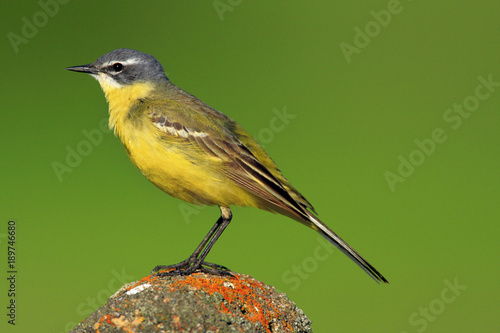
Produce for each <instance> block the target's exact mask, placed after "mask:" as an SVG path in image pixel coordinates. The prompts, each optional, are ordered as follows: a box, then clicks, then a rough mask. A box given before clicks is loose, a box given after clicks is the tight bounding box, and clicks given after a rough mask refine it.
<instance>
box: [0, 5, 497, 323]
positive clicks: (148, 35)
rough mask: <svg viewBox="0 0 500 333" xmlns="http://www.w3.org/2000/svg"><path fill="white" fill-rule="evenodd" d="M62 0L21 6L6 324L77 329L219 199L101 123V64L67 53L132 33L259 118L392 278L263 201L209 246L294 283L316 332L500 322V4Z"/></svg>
mask: <svg viewBox="0 0 500 333" xmlns="http://www.w3.org/2000/svg"><path fill="white" fill-rule="evenodd" d="M45 1H46V0H42V1H41V2H37V1H22V2H20V1H4V2H3V3H2V8H1V20H2V25H1V27H2V28H1V29H2V36H3V38H2V44H1V59H0V63H1V64H2V65H1V68H2V80H0V86H1V87H0V88H1V95H0V96H1V99H2V111H1V114H2V120H1V121H0V129H1V135H2V146H3V154H2V173H1V175H2V178H1V180H2V181H1V184H2V191H1V196H2V200H0V205H1V210H0V212H1V219H0V220H1V221H2V223H1V227H0V241H1V246H2V250H1V251H0V253H3V258H1V259H0V262H2V268H1V270H2V272H6V271H7V266H6V261H7V258H6V247H7V238H6V237H7V222H8V221H9V220H15V221H16V223H17V237H18V238H17V244H16V248H17V262H18V266H17V269H18V274H17V291H18V294H17V297H16V302H17V321H16V326H15V327H12V325H9V324H7V319H8V318H7V317H6V315H5V314H4V312H5V313H7V310H6V306H7V305H8V301H9V299H8V297H7V290H8V285H7V280H6V278H2V279H1V282H0V295H2V296H1V308H2V309H4V310H2V317H1V318H3V319H2V320H1V324H0V330H1V331H2V332H11V331H12V332H34V331H37V332H56V333H58V332H65V331H67V330H68V329H70V328H71V327H72V326H73V325H75V323H77V322H79V321H81V320H82V319H84V318H85V317H87V316H88V315H89V314H90V313H91V312H92V311H94V310H95V309H97V307H99V306H100V305H102V304H103V303H104V302H105V300H106V299H107V297H108V296H109V295H111V294H112V293H114V292H115V291H116V290H117V289H118V288H119V287H120V286H121V285H122V284H123V283H125V282H129V281H133V280H136V279H140V278H142V277H144V276H146V275H147V274H148V272H149V271H150V270H151V269H152V268H153V267H154V266H155V265H157V264H168V263H175V262H178V261H180V260H182V259H185V257H186V256H187V255H189V254H190V253H191V252H192V250H193V249H194V247H195V246H196V245H197V244H198V242H199V241H200V240H201V238H202V237H203V236H204V235H205V234H206V232H207V231H208V229H209V228H210V226H211V225H212V224H213V222H214V221H215V219H216V218H217V217H218V214H219V211H218V209H217V208H214V207H211V208H196V207H194V206H190V205H188V204H185V203H183V202H181V201H178V200H177V199H173V198H170V197H168V196H167V195H166V194H164V193H162V192H161V191H160V190H158V189H156V188H155V187H154V186H153V185H151V184H150V183H149V182H148V181H147V180H146V179H145V178H144V177H143V176H142V175H141V174H140V172H138V171H137V170H136V169H135V167H134V166H133V165H132V164H131V163H130V161H129V160H128V158H127V156H126V154H125V152H124V149H123V148H122V145H121V143H120V142H119V140H118V139H117V138H115V137H114V136H113V134H111V133H110V132H109V131H106V130H103V129H102V126H100V123H101V122H102V121H103V119H105V118H106V117H107V105H106V102H105V99H104V95H103V93H102V91H101V89H100V87H99V86H98V84H97V82H96V81H95V80H93V79H92V78H91V77H88V76H84V75H81V74H76V73H70V72H67V71H64V68H65V67H67V66H72V65H82V64H86V63H89V62H92V61H94V60H95V59H97V57H99V56H101V55H102V54H104V53H107V52H109V51H111V50H113V49H116V48H120V47H127V48H135V49H138V50H141V51H143V52H147V53H150V54H153V55H154V56H155V57H157V58H158V59H159V60H160V62H161V63H162V64H163V65H164V67H165V70H166V71H167V75H168V76H169V78H170V79H171V80H172V82H174V83H175V84H177V85H179V86H180V87H182V88H184V89H186V90H187V91H189V92H191V93H193V94H194V95H195V96H197V97H199V98H201V99H202V100H204V101H205V102H207V103H208V104H209V105H211V106H213V107H215V108H216V109H218V110H220V111H222V112H224V113H226V114H228V115H229V116H230V117H232V118H233V119H235V120H237V121H238V122H239V123H240V124H242V125H243V126H244V127H245V128H246V129H247V130H248V131H249V132H250V133H251V134H253V135H254V136H256V137H257V139H258V141H259V142H260V143H262V145H263V146H265V148H266V150H267V151H268V152H269V153H270V155H271V156H272V157H273V158H274V160H275V161H276V162H277V163H278V165H279V166H280V167H281V169H282V171H283V173H284V174H285V176H286V177H287V178H288V179H289V180H290V181H291V182H292V183H293V184H294V185H295V186H296V187H297V188H298V189H299V190H300V191H301V192H302V193H303V194H304V195H305V196H306V197H307V198H308V199H309V200H310V201H311V202H312V203H313V204H314V205H315V207H316V208H317V210H318V212H319V214H320V217H321V218H322V220H324V221H325V222H326V223H327V224H328V225H330V226H331V227H332V228H333V229H334V230H335V231H336V232H338V233H339V234H340V235H341V236H342V237H344V238H345V239H346V240H347V241H348V242H349V243H350V244H351V245H352V246H353V247H354V248H356V249H357V250H358V251H359V252H360V253H361V254H362V255H363V256H365V257H366V258H367V259H368V260H369V261H370V262H371V263H372V264H373V265H374V266H375V267H377V268H378V269H379V270H380V271H381V272H382V273H383V274H384V275H385V276H386V277H387V278H388V279H389V281H390V285H387V286H378V285H376V283H374V282H373V281H372V280H371V279H370V278H368V277H367V276H366V274H364V273H363V272H362V271H361V270H360V269H359V268H358V267H356V266H355V265H354V264H353V263H352V262H350V261H349V260H348V259H347V258H346V257H345V256H344V255H343V254H341V253H340V252H339V251H337V250H335V251H332V250H331V249H332V247H330V246H325V245H323V242H322V241H321V238H320V237H319V236H318V235H317V234H316V233H314V232H313V231H311V230H309V229H307V228H305V227H303V226H302V225H300V224H298V223H295V222H293V221H291V220H289V219H287V218H285V217H282V216H277V215H273V214H269V213H266V212H263V211H258V210H255V209H248V208H235V209H234V211H233V213H234V220H233V223H232V224H231V226H230V227H229V228H228V229H227V230H226V231H225V233H224V235H223V236H222V237H221V239H220V241H219V242H218V243H217V245H216V246H215V247H214V249H213V251H212V252H211V253H210V256H209V259H210V261H213V262H217V263H220V264H224V265H227V266H228V267H230V268H231V269H233V270H235V271H237V272H241V273H247V274H250V275H252V276H254V277H255V278H257V279H260V280H261V281H263V282H265V283H267V284H270V285H274V286H276V288H278V289H279V290H280V291H282V292H285V293H287V295H288V296H289V297H290V298H291V299H292V300H294V301H295V302H296V303H297V305H298V306H299V307H300V308H302V309H303V310H304V311H305V313H306V314H307V315H308V316H309V318H310V319H311V320H312V321H313V329H314V331H315V332H367V331H370V332H397V333H402V332H407V333H410V332H424V331H425V332H472V331H474V332H498V329H499V327H500V319H499V318H500V317H499V316H498V313H499V312H500V302H499V301H498V300H499V297H500V287H499V283H498V282H499V281H498V278H499V276H500V265H498V257H499V255H500V247H499V245H498V233H499V231H500V227H499V224H498V220H499V217H500V209H499V207H500V205H499V200H498V198H499V191H498V188H499V185H500V178H499V176H498V171H499V167H500V154H499V149H498V147H499V143H500V140H499V139H500V134H499V131H498V125H499V120H500V117H499V113H498V109H499V106H500V87H499V85H500V84H499V82H500V69H499V66H498V59H499V56H500V43H499V36H500V34H499V32H500V29H499V27H500V21H499V19H498V17H499V14H500V3H499V2H494V1H476V2H472V1H469V2H465V3H464V2H451V1H433V2H429V1H426V2H423V1H410V0H405V1H401V2H397V1H394V0H391V1H386V0H384V1H365V2H348V1H335V2H333V1H307V2H306V1H304V2H294V3H293V4H292V3H291V2H289V1H268V0H267V1H241V0H217V1H189V2H188V1H182V2H181V1H162V2H153V1H143V2H137V1H122V2H119V3H118V2H102V1H85V2H83V1H62V0H59V2H55V1H54V0H52V1H50V0H49V1H46V2H45ZM488 82H489V83H488ZM285 111H286V112H287V114H289V115H290V116H289V118H286V119H285V121H283V119H281V120H280V121H277V120H273V118H275V117H277V114H281V115H283V113H284V112H285ZM272 124H278V125H279V126H278V127H277V126H273V125H272ZM433 133H434V134H433ZM88 136H91V137H92V138H93V141H92V140H90V139H88ZM431 140H432V141H431ZM70 152H73V153H70ZM75 152H76V153H75ZM68 154H69V155H70V156H68ZM74 154H78V156H79V157H76V156H73V155H74ZM54 162H56V164H54ZM57 163H60V164H57ZM54 165H58V166H59V167H61V165H65V166H66V167H65V168H64V172H62V171H61V170H59V175H58V174H57V172H56V171H55V170H54ZM61 172H62V173H61ZM4 274H6V273H4Z"/></svg>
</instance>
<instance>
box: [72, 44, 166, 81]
mask: <svg viewBox="0 0 500 333" xmlns="http://www.w3.org/2000/svg"><path fill="white" fill-rule="evenodd" d="M66 69H67V70H70V71H74V72H81V73H88V74H90V75H92V76H93V77H95V78H96V79H98V80H99V82H101V80H103V81H107V83H108V84H111V85H119V86H124V85H130V84H133V83H136V82H139V81H168V78H167V76H166V75H165V72H164V71H163V66H162V65H161V64H160V62H159V61H158V60H156V58H155V57H153V56H152V55H150V54H147V53H142V52H140V51H137V50H132V49H117V50H114V51H111V52H109V53H106V54H105V55H103V56H101V57H100V58H99V59H97V60H96V61H94V62H93V63H91V64H88V65H83V66H73V67H68V68H66Z"/></svg>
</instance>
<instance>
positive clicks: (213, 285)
mask: <svg viewBox="0 0 500 333" xmlns="http://www.w3.org/2000/svg"><path fill="white" fill-rule="evenodd" d="M186 285H189V286H190V287H192V288H195V289H197V290H203V291H205V292H207V293H208V294H210V295H213V294H214V293H216V292H217V293H219V294H221V295H222V297H223V298H224V299H225V300H226V301H227V302H228V303H229V304H234V303H236V302H239V303H241V304H244V306H243V309H240V311H242V314H243V316H244V317H245V318H246V319H248V320H249V321H250V322H252V323H255V322H257V321H259V322H261V323H262V325H263V327H264V328H265V329H266V330H267V331H268V332H270V330H269V322H270V320H271V319H272V317H274V316H273V313H272V312H274V313H276V312H278V311H277V310H276V309H275V308H274V307H273V306H272V305H271V302H270V301H268V300H267V298H266V297H265V296H263V295H264V294H265V292H266V291H265V289H264V285H263V284H262V283H261V282H258V281H255V280H250V279H245V278H242V277H240V276H237V275H236V276H233V277H220V276H214V277H211V278H210V279H206V278H203V277H200V276H199V274H192V275H190V276H187V277H186V278H184V280H181V281H176V282H174V283H172V284H171V286H170V289H171V290H174V289H177V288H181V287H183V286H186ZM256 289H258V290H261V291H262V293H260V295H257V294H256V293H255V292H254V290H256ZM258 298H264V300H262V301H259V300H258ZM263 304H266V307H268V308H267V309H265V308H264V307H263ZM219 307H220V309H221V311H222V312H225V313H231V311H230V310H229V309H228V308H227V307H226V306H225V305H224V304H223V302H221V303H220V304H219ZM269 308H270V309H269ZM269 310H271V311H269Z"/></svg>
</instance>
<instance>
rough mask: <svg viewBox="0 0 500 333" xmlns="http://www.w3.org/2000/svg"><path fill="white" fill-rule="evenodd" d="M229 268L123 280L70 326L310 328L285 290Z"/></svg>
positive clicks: (180, 329)
mask: <svg viewBox="0 0 500 333" xmlns="http://www.w3.org/2000/svg"><path fill="white" fill-rule="evenodd" d="M232 274H233V276H218V275H210V274H205V273H194V274H191V275H188V276H167V277H152V276H148V277H145V278H144V279H142V280H140V281H137V282H134V283H130V284H127V285H125V286H123V287H122V288H121V289H120V290H119V291H118V292H116V293H115V294H114V295H113V296H111V297H110V298H109V300H108V302H107V303H106V304H105V305H104V306H102V307H101V308H99V309H98V310H97V311H95V312H94V313H92V314H91V315H90V316H89V317H88V318H87V319H85V320H84V321H83V322H81V323H80V324H78V325H77V326H76V327H75V328H74V329H73V330H72V331H71V332H75V333H76V332H78V333H79V332H101V333H105V332H120V333H123V332H214V333H215V332H220V333H222V332H266V333H269V332H312V330H311V328H310V324H311V321H310V320H309V319H308V318H307V317H306V315H305V314H304V313H303V312H302V310H300V309H299V308H297V306H296V305H295V303H293V302H292V301H290V300H289V299H288V298H287V297H286V295H285V294H280V293H277V292H276V290H275V289H274V287H270V286H267V285H265V284H263V283H262V282H260V281H257V280H255V279H253V278H252V277H250V276H248V275H242V274H237V273H232Z"/></svg>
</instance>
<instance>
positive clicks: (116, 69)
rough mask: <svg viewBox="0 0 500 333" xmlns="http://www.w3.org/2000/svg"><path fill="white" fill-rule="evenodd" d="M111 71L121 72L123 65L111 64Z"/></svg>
mask: <svg viewBox="0 0 500 333" xmlns="http://www.w3.org/2000/svg"><path fill="white" fill-rule="evenodd" d="M112 68H113V70H114V71H115V72H116V73H118V72H121V71H122V70H123V65H122V64H120V63H119V62H117V63H115V64H113V67H112Z"/></svg>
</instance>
